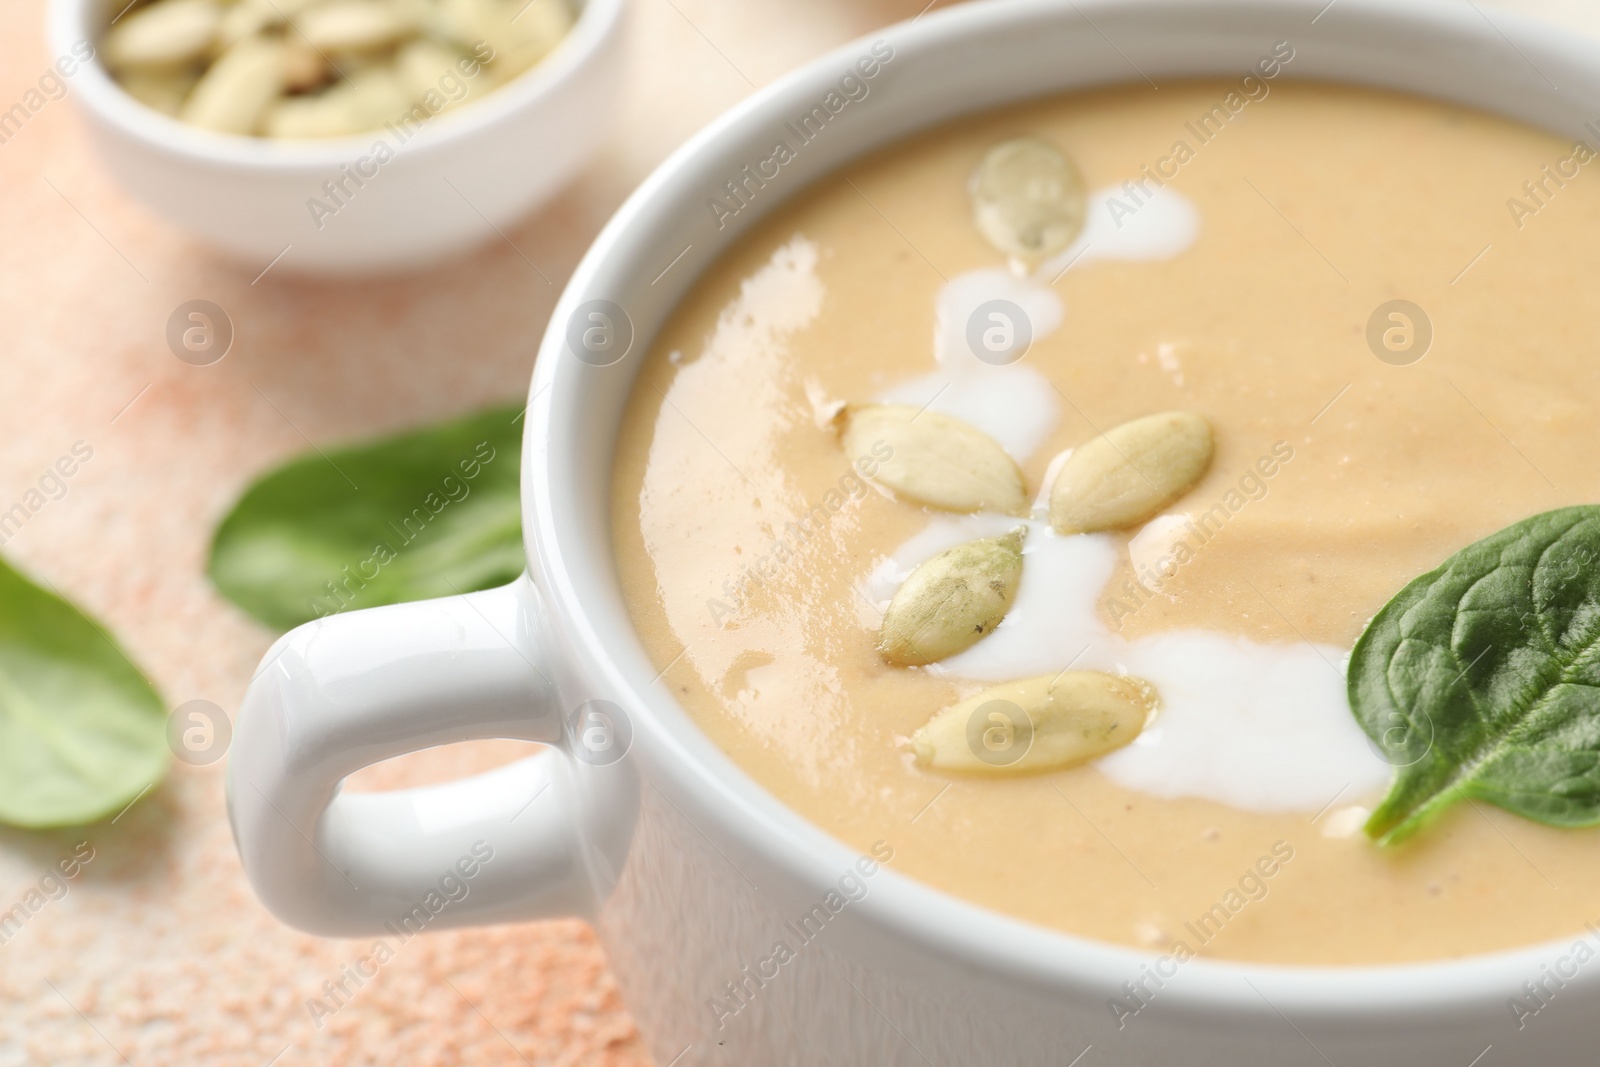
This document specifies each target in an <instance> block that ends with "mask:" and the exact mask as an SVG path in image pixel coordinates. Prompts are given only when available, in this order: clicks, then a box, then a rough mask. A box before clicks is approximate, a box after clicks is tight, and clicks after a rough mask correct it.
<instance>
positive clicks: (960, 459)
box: [840, 404, 1027, 515]
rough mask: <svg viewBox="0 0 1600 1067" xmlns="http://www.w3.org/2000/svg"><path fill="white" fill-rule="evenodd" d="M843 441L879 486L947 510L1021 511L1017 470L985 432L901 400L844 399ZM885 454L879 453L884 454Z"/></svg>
mask: <svg viewBox="0 0 1600 1067" xmlns="http://www.w3.org/2000/svg"><path fill="white" fill-rule="evenodd" d="M840 419H841V421H842V424H843V428H844V432H843V435H842V437H841V443H842V444H843V446H844V450H845V453H846V454H847V455H848V456H849V457H850V460H851V462H852V463H855V464H856V469H857V470H863V471H865V470H873V469H874V468H875V469H876V473H874V474H873V475H872V478H873V479H874V480H875V481H877V482H878V483H879V484H880V485H883V486H885V487H886V488H888V489H891V490H893V491H894V492H896V493H899V494H901V495H903V496H907V497H910V498H911V499H912V500H916V501H918V502H919V503H923V504H928V505H930V506H932V507H936V508H943V509H944V510H946V511H985V510H988V511H1001V512H1005V513H1006V514H1008V515H1020V514H1022V513H1023V511H1024V510H1025V508H1026V505H1027V498H1026V496H1025V494H1024V492H1023V487H1022V472H1021V471H1020V470H1018V469H1017V465H1016V463H1015V461H1013V460H1012V458H1011V457H1010V456H1008V455H1007V454H1006V451H1005V449H1003V448H1001V447H1000V445H999V444H998V443H997V442H996V441H995V440H994V438H992V437H990V436H989V435H988V434H986V433H984V432H983V431H981V430H979V429H977V428H976V427H974V426H972V425H970V424H968V423H965V422H962V421H961V420H960V419H957V418H953V417H952V416H949V415H945V414H942V413H940V412H937V411H926V410H922V409H919V408H914V407H910V406H908V405H905V404H864V405H859V406H857V405H850V406H848V407H846V408H845V409H844V411H842V412H841V413H840ZM885 451H886V452H887V453H888V458H887V459H885V458H883V452H885Z"/></svg>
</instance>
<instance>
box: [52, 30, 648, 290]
mask: <svg viewBox="0 0 1600 1067" xmlns="http://www.w3.org/2000/svg"><path fill="white" fill-rule="evenodd" d="M577 2H579V3H580V5H581V7H582V11H581V13H580V14H579V17H578V19H577V21H576V23H575V24H574V26H573V29H572V32H571V33H570V34H569V35H568V36H567V38H566V40H564V41H563V42H562V43H561V45H560V46H559V47H558V48H557V49H556V50H555V51H554V52H552V53H551V54H550V55H549V56H548V57H547V58H546V59H545V60H544V61H543V62H542V63H540V64H539V65H538V66H537V67H535V68H534V69H532V70H530V71H528V72H527V73H526V74H524V75H523V76H522V77H520V78H517V79H516V80H515V81H513V82H511V83H510V84H509V85H507V86H505V87H504V88H502V89H498V90H494V91H491V92H489V93H486V94H484V95H483V96H482V98H481V99H479V100H477V101H476V102H475V103H473V104H471V105H470V106H468V107H464V108H462V109H461V110H460V111H456V112H445V113H442V114H440V115H437V116H435V117H434V118H433V119H431V120H430V121H429V122H428V123H427V124H426V125H424V126H423V127H422V128H421V129H420V130H418V131H416V132H415V133H413V134H412V136H410V137H409V139H406V140H403V141H402V139H401V136H400V135H399V134H397V133H396V132H393V131H391V130H376V131H373V132H371V133H363V134H357V135H355V136H352V137H343V138H337V139H331V140H327V141H287V142H279V141H268V140H264V139H260V138H251V137H235V136H230V135H226V134H218V133H213V132H211V131H209V130H201V129H196V128H194V127H192V126H187V125H185V124H184V123H181V122H179V121H177V120H176V119H173V118H169V117H167V116H166V115H163V114H161V113H160V112H158V111H154V110H152V109H150V108H147V107H145V106H144V105H142V104H140V103H139V102H138V101H137V100H134V99H133V98H132V97H130V96H129V95H128V94H127V93H125V92H123V91H122V90H121V89H120V88H119V87H118V86H117V84H116V83H115V82H114V81H112V80H111V77H110V75H108V74H107V73H106V71H105V68H104V67H102V66H101V65H100V63H99V62H98V60H95V61H92V62H89V63H86V64H84V65H83V67H82V69H80V70H79V71H77V73H75V74H74V75H73V76H72V77H71V78H69V79H68V81H67V84H68V85H69V87H70V91H71V93H72V95H74V96H76V97H77V98H78V101H79V104H80V106H81V108H82V111H83V114H84V116H85V117H86V118H87V120H88V123H89V128H90V132H91V134H92V136H93V138H94V141H95V144H96V147H97V148H98V150H99V154H100V157H101V159H103V160H104V161H105V164H106V166H107V167H108V168H109V169H110V170H111V172H112V174H113V175H115V176H116V178H117V180H118V181H120V182H121V183H122V184H123V185H124V186H125V187H126V188H127V189H128V191H129V192H131V193H132V194H133V195H134V196H136V197H138V198H139V199H140V200H142V201H144V203H145V204H146V205H148V206H149V207H150V208H151V209H153V210H154V211H155V212H156V213H157V214H159V215H161V216H163V217H165V218H166V219H167V220H168V221H170V222H172V223H174V224H175V225H177V226H179V227H182V228H183V229H185V230H188V231H190V232H191V233H193V234H195V235H196V236H197V237H199V238H200V239H202V240H203V241H205V242H206V243H208V244H210V245H212V246H213V247H215V248H217V249H218V250H219V251H221V252H223V253H225V254H227V255H228V256H229V257H230V258H233V259H236V260H238V261H239V262H240V263H241V265H243V266H245V267H246V268H247V269H248V268H250V267H254V268H256V269H258V270H259V269H263V268H265V267H266V266H267V265H268V264H269V263H271V262H273V261H274V260H276V259H277V257H278V256H280V255H281V256H282V259H281V261H278V263H277V265H276V266H275V267H274V269H275V270H283V271H298V272H324V273H355V272H361V271H389V270H399V269H406V268H412V267H418V266H422V265H425V264H427V263H430V262H433V261H435V260H438V259H440V258H443V257H445V256H448V255H450V254H452V253H455V252H459V251H461V250H463V249H465V248H468V247H470V246H472V245H475V244H479V243H482V242H484V241H485V240H498V239H499V237H498V236H497V234H496V231H497V230H498V229H504V228H505V227H508V226H510V225H512V224H513V223H515V222H516V220H517V219H518V218H520V217H521V216H523V215H524V214H526V213H527V212H528V211H529V210H531V209H532V208H533V207H534V206H535V205H537V204H539V203H540V202H542V201H544V200H545V199H547V198H548V197H549V196H551V195H552V194H553V193H554V192H555V191H556V190H557V189H559V188H560V187H561V186H562V185H563V184H564V183H565V182H566V181H567V180H568V179H570V178H571V177H572V176H573V175H574V174H576V173H577V172H578V170H579V168H581V167H582V166H583V165H584V164H585V163H586V162H587V161H588V160H589V158H590V157H591V156H592V155H593V153H594V150H595V148H596V147H597V146H598V144H599V142H600V140H601V138H602V137H603V136H604V135H605V132H606V122H607V120H608V119H609V117H610V115H611V111H612V104H613V102H614V101H615V99H616V96H617V86H618V81H619V78H620V77H621V32H622V16H623V12H624V7H625V0H577ZM126 3H127V0H51V3H50V13H49V29H50V46H51V50H52V52H53V53H54V54H55V55H57V56H64V55H67V54H69V53H70V52H71V50H72V46H73V45H74V44H75V43H77V42H82V41H86V40H87V41H90V42H98V41H99V39H100V36H101V33H102V31H103V29H104V27H105V24H106V22H107V20H108V19H110V18H111V17H112V16H114V15H115V14H116V13H117V12H118V11H120V10H121V9H122V8H123V7H124V6H125V5H126ZM468 84H469V85H471V84H473V82H472V80H471V79H468ZM476 91H477V88H476V86H474V92H476ZM379 141H383V142H385V143H387V144H388V146H389V149H390V151H392V152H393V153H394V158H393V159H391V160H389V161H388V162H385V163H381V164H380V163H379V162H378V157H377V154H375V152H374V147H375V145H376V144H377V143H378V142H379ZM346 166H348V167H349V168H350V169H351V170H352V171H354V172H355V174H356V179H358V180H359V182H360V183H359V184H358V183H357V181H355V180H351V179H349V178H345V177H344V173H346V172H344V171H343V170H342V169H341V168H343V167H346ZM328 181H334V182H335V183H340V182H342V183H343V189H344V192H343V193H341V194H340V199H342V200H343V201H344V203H343V205H342V206H341V205H340V203H339V201H338V200H334V199H332V198H330V196H329V194H328V193H327V192H326V191H325V189H324V183H325V182H328ZM313 198H318V199H321V200H322V202H323V203H324V204H327V205H329V206H331V207H336V208H338V211H337V213H336V214H333V215H328V214H326V213H324V212H321V211H314V210H313V209H312V207H311V206H310V205H309V201H311V200H312V199H313ZM286 249H287V251H285V250H286Z"/></svg>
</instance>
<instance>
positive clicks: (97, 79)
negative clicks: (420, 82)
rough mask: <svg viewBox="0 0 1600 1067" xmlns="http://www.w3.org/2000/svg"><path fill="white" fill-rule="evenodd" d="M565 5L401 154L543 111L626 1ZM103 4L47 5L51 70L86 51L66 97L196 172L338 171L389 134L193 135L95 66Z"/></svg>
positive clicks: (614, 30)
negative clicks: (527, 63)
mask: <svg viewBox="0 0 1600 1067" xmlns="http://www.w3.org/2000/svg"><path fill="white" fill-rule="evenodd" d="M112 2H120V0H112ZM571 2H572V3H575V4H577V5H578V7H579V11H578V17H577V18H576V19H575V20H574V22H573V25H572V28H571V29H570V30H569V31H568V33H567V35H566V37H564V38H563V39H562V40H561V42H560V43H559V44H557V46H556V47H555V49H554V50H553V51H552V52H551V53H550V54H549V55H547V56H546V57H544V58H543V59H541V60H540V61H539V62H538V63H535V64H534V65H533V67H531V68H529V69H528V70H526V71H524V72H523V73H522V74H520V75H518V76H517V77H515V78H513V79H512V80H511V81H510V82H508V83H507V84H505V85H502V86H499V87H497V88H492V89H490V90H489V91H488V92H486V93H484V94H483V95H482V96H481V97H480V98H478V99H477V100H473V101H470V102H469V103H468V104H467V105H466V106H464V107H462V108H460V109H459V110H457V111H452V112H443V113H441V114H440V115H439V116H438V117H439V118H442V119H444V120H445V121H442V122H437V123H435V122H430V123H428V124H427V125H426V126H424V127H423V128H422V129H420V130H418V131H417V132H416V133H415V134H413V135H412V137H411V138H409V139H408V140H407V141H406V142H405V153H406V154H407V155H409V156H413V157H419V156H425V155H429V156H431V155H436V154H440V153H447V152H449V151H450V150H451V149H452V148H453V147H454V145H455V144H456V143H457V142H459V141H462V140H466V139H469V138H474V137H479V136H482V135H484V134H485V133H489V132H493V131H495V130H496V129H498V128H499V127H501V126H502V125H504V124H505V122H506V121H507V120H508V119H510V118H511V117H512V116H514V115H517V114H520V113H523V112H526V111H530V110H534V109H537V108H539V107H542V106H544V105H546V104H548V103H551V102H552V101H553V100H554V99H555V98H556V97H557V96H558V95H559V94H560V93H561V91H562V90H563V89H565V88H566V87H567V86H568V84H569V83H571V82H572V81H573V80H575V79H576V78H577V77H578V76H579V75H580V74H581V73H582V72H583V71H584V70H586V69H587V68H588V67H590V66H591V65H592V64H594V63H595V62H596V61H597V60H598V59H599V58H600V57H601V56H602V54H603V53H604V51H605V50H606V45H607V43H608V42H609V41H610V40H611V39H612V38H613V37H615V36H616V35H617V34H618V32H620V30H621V28H622V25H623V16H624V13H625V12H626V9H627V0H571ZM104 3H105V0H50V3H49V10H48V12H47V15H46V26H47V34H46V36H47V38H48V44H49V48H50V51H51V62H52V63H53V62H55V61H56V60H57V59H58V58H59V57H61V56H65V55H68V54H70V51H71V49H72V46H73V45H75V44H77V43H79V42H81V41H86V40H87V41H90V42H92V43H93V44H94V49H95V51H94V55H93V56H92V57H91V58H89V59H87V60H83V61H82V65H81V67H80V68H79V70H78V71H77V72H76V73H75V74H74V75H73V76H72V77H71V78H70V79H69V80H68V84H69V86H70V89H69V91H72V90H76V95H78V97H79V99H80V101H81V102H82V106H83V107H85V108H86V109H88V110H89V111H90V112H91V113H92V114H93V116H94V117H95V118H96V119H98V120H99V121H100V122H103V123H104V124H106V125H107V126H110V127H112V128H114V129H116V130H117V131H118V132H120V133H121V134H122V135H123V136H125V137H128V138H131V139H133V140H136V141H141V142H144V143H146V144H148V145H150V146H152V147H154V148H156V149H159V150H160V151H162V152H164V153H166V154H168V155H172V156H176V157H179V158H181V159H184V160H186V161H188V162H190V163H194V164H202V165H207V166H211V167H218V168H224V169H231V170H236V171H266V172H272V173H289V172H298V171H304V170H315V171H318V172H320V171H322V170H326V169H327V168H329V167H337V166H338V165H339V164H341V163H346V162H349V161H350V160H351V159H352V158H355V157H357V156H360V155H362V154H364V153H366V152H368V151H370V150H371V149H372V146H373V143H374V139H377V138H384V139H387V137H388V131H387V129H376V130H365V131H362V132H361V133H354V134H350V135H348V136H344V137H330V138H326V139H304V140H282V141H280V140H272V139H268V138H264V137H251V136H245V135H241V134H229V133H218V132H215V131H212V130H204V129H200V128H199V127H195V126H191V125H189V124H188V123H185V122H182V121H180V120H178V119H176V118H173V117H172V116H170V115H165V114H162V113H161V112H159V111H156V110H155V109H154V108H151V107H147V106H146V105H144V104H142V103H140V102H139V101H138V100H135V99H134V98H133V97H132V96H130V95H129V94H128V93H127V92H126V91H125V90H124V89H123V88H122V87H121V86H120V85H118V84H117V82H116V81H115V79H113V78H112V77H111V74H110V72H109V71H108V70H107V69H106V67H105V64H104V63H102V62H101V60H100V39H101V37H102V36H103V29H102V28H101V27H99V25H98V22H99V14H100V10H101V8H102V5H103V4H104Z"/></svg>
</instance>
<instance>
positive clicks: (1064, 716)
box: [911, 671, 1157, 774]
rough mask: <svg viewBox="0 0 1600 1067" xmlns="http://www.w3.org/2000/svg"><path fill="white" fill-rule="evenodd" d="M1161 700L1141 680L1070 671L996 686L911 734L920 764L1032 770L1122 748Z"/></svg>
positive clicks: (942, 768)
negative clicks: (1158, 700)
mask: <svg viewBox="0 0 1600 1067" xmlns="http://www.w3.org/2000/svg"><path fill="white" fill-rule="evenodd" d="M1156 703H1157V699H1156V693H1155V689H1154V688H1153V687H1152V686H1151V685H1150V683H1148V682H1146V681H1143V680H1141V679H1138V678H1131V677H1126V676H1122V675H1116V674H1104V673H1102V672H1100V671H1065V672H1063V673H1061V674H1058V675H1048V674H1047V675H1041V676H1039V677H1037V678H1028V679H1024V680H1022V681H1017V682H1007V683H1005V684H1004V685H997V686H993V687H991V688H989V689H985V690H984V691H983V692H981V693H978V694H977V695H976V696H972V697H969V698H967V699H966V700H963V701H961V702H960V703H958V704H954V705H951V706H950V707H948V708H945V709H944V710H943V711H941V712H939V713H938V714H937V715H935V716H934V717H933V719H932V720H931V721H929V723H928V724H927V725H926V726H924V727H922V729H920V730H918V731H917V732H916V733H915V734H913V735H912V737H911V748H912V751H913V753H914V754H915V756H916V760H917V762H918V763H920V764H922V765H923V766H926V767H930V768H932V769H934V770H940V771H968V772H974V773H979V774H1029V773H1034V772H1039V771H1054V770H1061V769H1062V768H1065V767H1072V766H1075V765H1077V764H1080V763H1084V762H1086V761H1088V760H1091V759H1094V758H1095V757H1097V756H1103V755H1105V754H1106V753H1107V752H1110V751H1112V750H1114V749H1117V748H1121V747H1122V746H1123V745H1126V744H1127V743H1128V742H1129V741H1132V740H1133V739H1134V738H1135V737H1138V736H1139V732H1140V731H1141V730H1143V729H1144V726H1145V723H1146V722H1147V721H1148V720H1149V718H1150V714H1151V712H1152V711H1154V710H1155V707H1156Z"/></svg>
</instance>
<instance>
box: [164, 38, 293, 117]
mask: <svg viewBox="0 0 1600 1067" xmlns="http://www.w3.org/2000/svg"><path fill="white" fill-rule="evenodd" d="M283 52H284V46H283V43H282V42H281V41H274V40H268V39H267V38H264V37H251V38H247V39H245V40H243V41H240V42H239V43H238V44H236V45H234V46H233V47H232V48H230V49H228V50H227V51H226V52H224V53H223V54H222V58H221V59H219V60H217V61H216V62H215V63H214V64H212V66H211V69H210V70H208V71H206V72H205V75H204V76H203V77H201V79H200V82H199V84H197V85H196V86H195V87H194V91H193V92H192V93H190V94H189V99H188V100H187V101H186V102H185V103H184V105H183V111H182V112H180V114H179V117H180V118H182V119H183V121H185V122H188V123H191V124H193V125H195V126H203V127H205V128H206V129H209V130H218V131H220V132H222V133H253V132H254V131H255V129H256V127H257V126H259V125H260V123H261V119H262V118H263V116H265V115H266V112H267V109H268V108H269V107H270V106H271V105H272V102H273V101H274V100H275V99H277V97H278V94H279V93H280V92H282V90H283V65H284V64H283Z"/></svg>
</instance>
